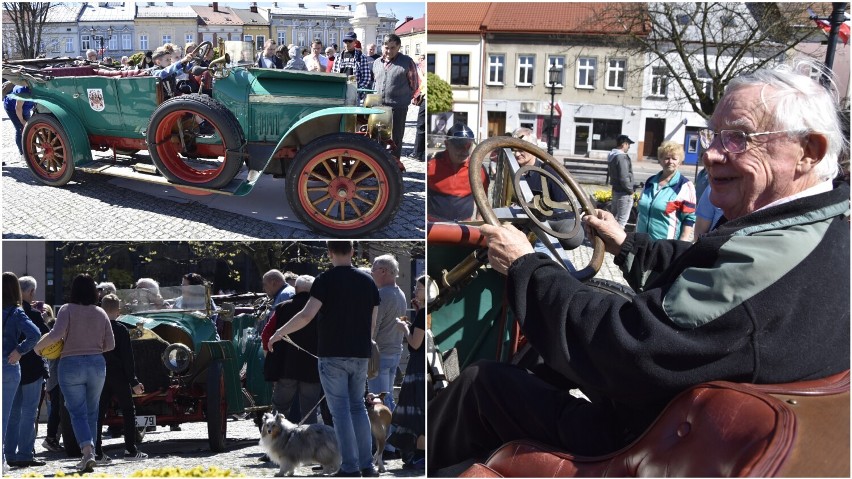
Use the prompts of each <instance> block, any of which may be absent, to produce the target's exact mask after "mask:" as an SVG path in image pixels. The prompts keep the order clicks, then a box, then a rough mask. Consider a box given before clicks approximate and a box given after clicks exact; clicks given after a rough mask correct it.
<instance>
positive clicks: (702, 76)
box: [698, 70, 713, 98]
mask: <svg viewBox="0 0 852 479" xmlns="http://www.w3.org/2000/svg"><path fill="white" fill-rule="evenodd" d="M698 81H699V82H701V89H702V91H704V92H705V93H706V94H707V96H708V97H710V98H713V79H712V78H710V73H708V72H707V70H700V71H699V72H698Z"/></svg>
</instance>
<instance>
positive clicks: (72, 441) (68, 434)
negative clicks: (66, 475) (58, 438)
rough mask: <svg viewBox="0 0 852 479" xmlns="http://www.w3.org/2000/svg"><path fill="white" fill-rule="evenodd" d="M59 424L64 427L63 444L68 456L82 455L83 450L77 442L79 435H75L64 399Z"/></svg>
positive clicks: (60, 409) (60, 408)
mask: <svg viewBox="0 0 852 479" xmlns="http://www.w3.org/2000/svg"><path fill="white" fill-rule="evenodd" d="M59 424H60V427H61V428H62V445H63V447H64V448H65V454H66V455H67V456H68V457H82V456H83V452H82V451H81V450H80V445H79V444H77V436H75V435H74V428H73V427H72V425H71V415H70V414H68V409H67V408H66V407H65V402H64V401H63V402H62V404H61V405H60V407H59Z"/></svg>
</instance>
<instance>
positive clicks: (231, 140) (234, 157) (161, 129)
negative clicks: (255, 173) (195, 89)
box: [146, 93, 245, 189]
mask: <svg viewBox="0 0 852 479" xmlns="http://www.w3.org/2000/svg"><path fill="white" fill-rule="evenodd" d="M199 117H200V118H202V122H201V123H203V122H204V121H206V122H207V124H209V126H210V127H212V128H213V133H212V134H209V136H210V138H212V139H214V140H215V141H216V144H211V143H199V142H197V141H196V140H197V139H198V138H199V137H201V136H202V135H205V132H204V131H203V130H202V129H200V128H201V127H200V125H201V123H199V122H198V121H197V120H196V119H197V118H199ZM175 131H178V132H179V133H177V134H175ZM181 133H182V137H183V140H184V141H183V142H181V140H180V138H181ZM146 137H147V141H148V151H149V152H150V153H151V160H152V161H153V162H154V165H156V167H157V169H159V170H160V172H161V173H162V174H163V176H165V177H166V178H167V179H168V180H169V181H171V182H173V183H178V184H182V185H191V186H198V187H203V188H212V189H218V188H222V187H223V186H225V185H227V184H228V183H230V181H231V180H232V179H234V176H236V175H237V173H239V171H240V168H241V167H242V165H243V158H242V156H240V155H239V154H238V153H236V152H239V151H241V149H242V146H243V144H244V142H245V134H244V133H243V128H242V126H240V123H239V122H238V121H237V118H236V117H235V116H234V114H233V113H231V111H230V110H228V109H227V108H225V106H224V105H222V104H221V103H219V102H217V101H216V100H214V99H212V98H210V97H209V96H207V95H201V94H199V93H193V94H190V95H181V96H179V97H175V98H172V99H170V100H167V101H164V102H163V103H162V104H161V105H160V106H159V107H157V109H156V110H155V111H154V114H153V115H151V120H150V121H149V122H148V130H147V133H146ZM184 146H186V148H184ZM199 147H202V149H204V148H206V150H205V151H200V150H199ZM205 152H206V153H205Z"/></svg>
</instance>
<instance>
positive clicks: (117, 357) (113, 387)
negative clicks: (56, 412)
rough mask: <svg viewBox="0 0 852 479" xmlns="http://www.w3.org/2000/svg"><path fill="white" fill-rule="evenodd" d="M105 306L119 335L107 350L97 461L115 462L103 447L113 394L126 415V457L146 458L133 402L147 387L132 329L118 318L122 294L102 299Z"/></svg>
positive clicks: (100, 462) (131, 458)
mask: <svg viewBox="0 0 852 479" xmlns="http://www.w3.org/2000/svg"><path fill="white" fill-rule="evenodd" d="M101 307H102V308H103V309H104V311H106V313H107V316H109V319H110V324H111V325H112V334H113V335H114V336H115V348H114V349H113V350H112V351H107V352H105V353H104V359H105V360H106V380H105V381H104V388H103V390H102V391H101V403H100V415H99V416H98V430H97V433H98V438H97V441H96V443H95V461H96V462H97V463H98V464H107V463H109V462H111V461H112V459H111V458H110V457H109V456H107V455H106V454H104V451H103V449H102V448H101V442H102V438H101V431H103V425H104V418H105V417H106V413H107V409H108V408H109V404H110V402H111V401H112V398H113V396H114V397H115V398H116V399H117V400H118V406H119V407H120V408H121V414H122V415H123V417H124V430H123V432H124V460H125V461H143V460H145V459H147V458H148V454H145V453H144V452H142V451H140V450H139V449H137V448H136V409H135V407H134V405H133V394H142V393H143V392H145V387H144V386H143V385H142V383H140V382H139V380H138V379H136V367H135V364H134V362H133V361H134V360H133V348H132V346H131V344H130V332H128V330H127V327H126V326H125V325H124V324H122V323H119V322H118V321H116V319H117V318H118V316H119V311H120V310H121V301H120V300H119V299H118V296H116V295H114V294H108V295H106V296H104V297H103V299H102V300H101Z"/></svg>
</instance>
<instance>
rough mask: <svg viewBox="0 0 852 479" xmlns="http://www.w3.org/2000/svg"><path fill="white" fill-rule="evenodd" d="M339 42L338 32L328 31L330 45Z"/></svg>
mask: <svg viewBox="0 0 852 479" xmlns="http://www.w3.org/2000/svg"><path fill="white" fill-rule="evenodd" d="M335 43H337V32H328V46H331V45H333V44H335Z"/></svg>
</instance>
